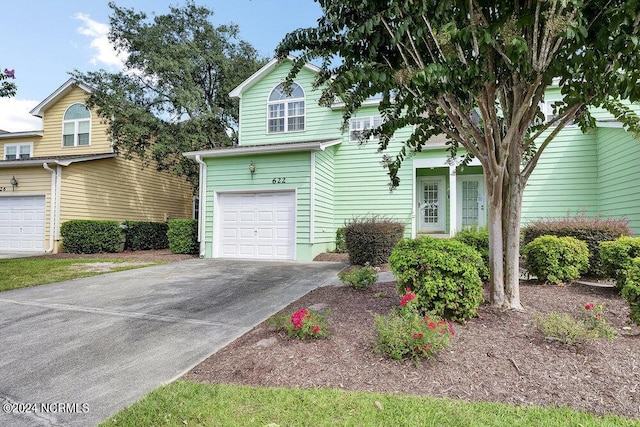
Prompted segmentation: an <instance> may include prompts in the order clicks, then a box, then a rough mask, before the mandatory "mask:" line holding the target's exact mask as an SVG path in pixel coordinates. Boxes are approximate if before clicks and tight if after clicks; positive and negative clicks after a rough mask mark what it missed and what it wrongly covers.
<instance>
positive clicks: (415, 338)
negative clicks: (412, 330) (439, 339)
mask: <svg viewBox="0 0 640 427" xmlns="http://www.w3.org/2000/svg"><path fill="white" fill-rule="evenodd" d="M421 338H424V335H423V334H413V339H414V340H419V339H421Z"/></svg>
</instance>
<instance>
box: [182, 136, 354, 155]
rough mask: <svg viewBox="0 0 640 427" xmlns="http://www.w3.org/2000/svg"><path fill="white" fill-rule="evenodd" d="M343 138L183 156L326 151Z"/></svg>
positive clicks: (205, 151)
mask: <svg viewBox="0 0 640 427" xmlns="http://www.w3.org/2000/svg"><path fill="white" fill-rule="evenodd" d="M341 142H342V139H334V140H331V141H325V142H314V143H309V142H300V143H292V144H280V145H252V146H244V147H235V148H226V149H225V148H222V149H218V150H204V151H189V152H187V153H182V155H183V156H185V157H187V158H189V159H195V158H196V156H200V157H201V158H203V159H204V158H211V157H234V156H244V155H250V154H272V153H294V152H299V151H324V150H325V149H327V148H328V147H331V146H334V145H337V144H340V143H341Z"/></svg>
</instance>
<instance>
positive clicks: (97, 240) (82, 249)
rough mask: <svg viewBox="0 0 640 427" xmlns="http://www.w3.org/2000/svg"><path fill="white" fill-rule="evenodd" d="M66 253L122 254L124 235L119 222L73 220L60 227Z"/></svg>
mask: <svg viewBox="0 0 640 427" xmlns="http://www.w3.org/2000/svg"><path fill="white" fill-rule="evenodd" d="M60 235H61V236H62V245H63V248H64V251H65V252H70V253H73V254H95V253H100V252H120V251H122V244H123V242H124V235H123V232H122V229H121V228H120V223H119V222H118V221H94V220H72V221H66V222H63V223H62V225H61V226H60Z"/></svg>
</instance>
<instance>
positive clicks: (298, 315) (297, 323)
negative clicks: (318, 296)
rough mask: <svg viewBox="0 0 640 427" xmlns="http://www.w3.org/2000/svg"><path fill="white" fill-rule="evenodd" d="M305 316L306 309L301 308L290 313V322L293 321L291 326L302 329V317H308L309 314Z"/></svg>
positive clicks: (306, 313)
mask: <svg viewBox="0 0 640 427" xmlns="http://www.w3.org/2000/svg"><path fill="white" fill-rule="evenodd" d="M307 316H309V312H308V311H307V309H306V308H301V309H300V310H298V311H296V312H295V313H293V314H292V315H291V323H293V326H294V327H295V328H296V329H302V322H303V321H304V319H305V318H310V316H309V317H307Z"/></svg>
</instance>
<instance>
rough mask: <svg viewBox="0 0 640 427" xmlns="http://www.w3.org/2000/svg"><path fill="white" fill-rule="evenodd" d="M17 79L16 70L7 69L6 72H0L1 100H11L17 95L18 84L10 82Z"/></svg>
mask: <svg viewBox="0 0 640 427" xmlns="http://www.w3.org/2000/svg"><path fill="white" fill-rule="evenodd" d="M15 78H16V73H15V70H9V69H8V68H5V69H4V72H0V98H9V97H12V96H15V95H16V89H17V88H16V84H15V83H14V82H10V81H8V80H9V79H15Z"/></svg>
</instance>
